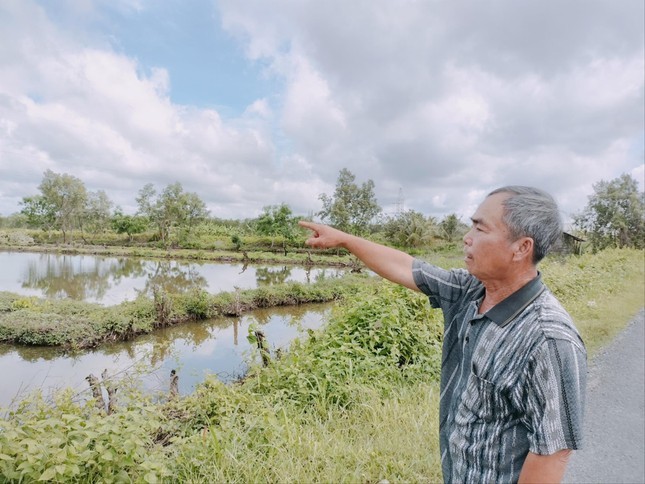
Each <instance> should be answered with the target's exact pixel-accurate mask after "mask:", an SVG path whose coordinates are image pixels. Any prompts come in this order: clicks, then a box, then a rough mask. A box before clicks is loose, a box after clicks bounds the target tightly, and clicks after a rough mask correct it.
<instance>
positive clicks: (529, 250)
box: [513, 237, 534, 262]
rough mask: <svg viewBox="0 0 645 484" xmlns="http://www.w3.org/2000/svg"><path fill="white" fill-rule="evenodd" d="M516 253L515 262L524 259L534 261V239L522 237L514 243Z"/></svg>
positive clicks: (514, 253) (514, 255)
mask: <svg viewBox="0 0 645 484" xmlns="http://www.w3.org/2000/svg"><path fill="white" fill-rule="evenodd" d="M514 245H515V251H514V252H513V260H514V261H517V262H519V261H521V260H522V259H525V258H529V259H531V261H532V260H533V245H534V242H533V239H532V238H531V237H520V238H519V239H517V240H516V241H515V242H514Z"/></svg>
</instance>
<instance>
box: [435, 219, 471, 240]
mask: <svg viewBox="0 0 645 484" xmlns="http://www.w3.org/2000/svg"><path fill="white" fill-rule="evenodd" d="M439 226H440V227H441V232H442V235H443V237H444V238H445V239H446V240H447V241H448V242H454V241H455V239H456V238H457V237H459V236H462V235H464V234H465V233H466V232H467V231H468V226H467V225H466V224H464V223H463V222H462V221H461V219H460V218H459V217H458V216H457V214H455V213H451V214H450V215H446V216H445V217H444V218H443V220H442V221H441V223H440V224H439Z"/></svg>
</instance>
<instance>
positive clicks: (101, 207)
mask: <svg viewBox="0 0 645 484" xmlns="http://www.w3.org/2000/svg"><path fill="white" fill-rule="evenodd" d="M111 209H112V201H111V200H110V198H109V197H108V196H107V194H106V193H105V192H104V191H103V190H98V191H96V192H89V193H88V194H87V202H86V204H85V211H84V214H83V218H82V222H81V223H82V228H83V227H85V228H88V229H89V230H90V232H101V231H104V230H105V229H106V228H107V227H108V225H109V224H110V221H111V216H110V211H111Z"/></svg>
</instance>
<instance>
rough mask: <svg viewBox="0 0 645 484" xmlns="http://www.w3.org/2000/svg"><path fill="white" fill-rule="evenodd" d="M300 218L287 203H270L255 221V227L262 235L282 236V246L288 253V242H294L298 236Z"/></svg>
mask: <svg viewBox="0 0 645 484" xmlns="http://www.w3.org/2000/svg"><path fill="white" fill-rule="evenodd" d="M298 220H299V217H294V216H293V213H292V212H291V208H289V206H288V205H287V204H286V203H282V204H280V205H270V206H267V207H264V212H263V213H262V214H261V215H260V216H259V217H258V219H257V222H256V223H255V229H256V231H257V233H258V234H260V235H267V236H270V237H282V241H283V243H282V248H283V250H284V252H285V255H286V252H287V242H292V241H293V240H294V239H295V237H296V233H297V227H298ZM271 245H273V241H272V242H271Z"/></svg>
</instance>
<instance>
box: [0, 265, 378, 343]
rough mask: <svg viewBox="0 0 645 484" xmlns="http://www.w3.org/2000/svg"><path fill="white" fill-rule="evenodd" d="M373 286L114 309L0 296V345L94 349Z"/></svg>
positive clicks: (339, 282) (352, 284)
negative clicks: (173, 327) (189, 323)
mask: <svg viewBox="0 0 645 484" xmlns="http://www.w3.org/2000/svg"><path fill="white" fill-rule="evenodd" d="M373 283H374V280H373V278H370V277H366V276H358V275H353V276H347V277H343V278H340V279H323V280H321V281H317V282H315V283H311V284H300V283H297V282H293V283H284V284H279V285H273V286H267V287H260V288H257V289H247V290H239V291H235V292H222V293H219V294H215V295H212V294H209V293H207V292H206V291H203V290H197V289H195V290H190V291H188V292H184V293H176V294H171V293H166V292H164V291H163V290H162V289H161V288H156V289H154V288H153V289H154V297H153V298H149V297H145V296H140V297H138V298H137V299H136V300H134V301H126V302H123V303H121V304H118V305H116V306H111V307H103V306H100V305H98V304H91V303H85V302H78V301H69V300H46V299H38V298H35V297H24V296H19V295H17V294H12V293H8V292H0V342H4V343H16V344H23V345H40V346H62V347H64V348H66V349H82V348H90V347H95V346H97V345H99V344H102V343H106V342H114V341H122V340H127V339H131V338H134V337H135V336H137V335H140V334H146V333H150V332H152V331H154V330H155V329H157V328H162V327H165V326H170V325H174V324H179V323H182V322H186V321H191V320H201V319H207V318H214V317H217V316H230V315H240V314H242V313H244V312H247V311H250V310H253V309H257V308H267V307H275V306H287V305H296V304H306V303H315V302H327V301H334V300H338V299H341V298H343V297H347V296H349V295H352V294H354V293H356V291H357V290H358V288H359V287H360V286H365V285H367V286H369V285H371V284H373Z"/></svg>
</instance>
